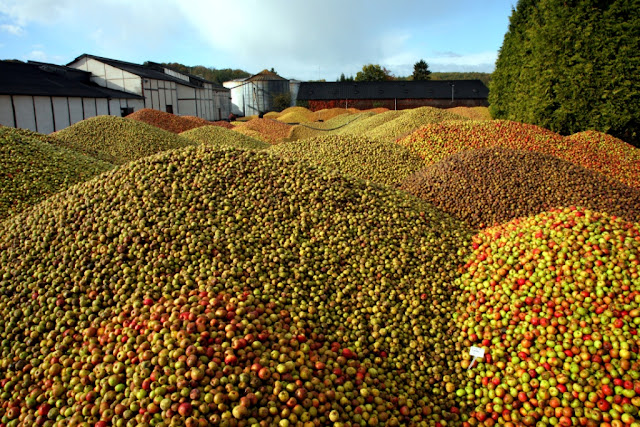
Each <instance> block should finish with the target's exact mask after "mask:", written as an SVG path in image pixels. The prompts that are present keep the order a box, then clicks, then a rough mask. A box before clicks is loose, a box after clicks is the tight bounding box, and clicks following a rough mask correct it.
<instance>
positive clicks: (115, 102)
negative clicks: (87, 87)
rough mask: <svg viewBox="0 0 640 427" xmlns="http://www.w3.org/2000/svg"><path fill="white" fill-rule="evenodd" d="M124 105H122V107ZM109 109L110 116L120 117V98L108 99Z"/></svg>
mask: <svg viewBox="0 0 640 427" xmlns="http://www.w3.org/2000/svg"><path fill="white" fill-rule="evenodd" d="M124 106H125V105H123V107H124ZM109 109H110V110H111V112H110V113H109V114H111V115H112V116H118V117H120V100H119V99H110V100H109Z"/></svg>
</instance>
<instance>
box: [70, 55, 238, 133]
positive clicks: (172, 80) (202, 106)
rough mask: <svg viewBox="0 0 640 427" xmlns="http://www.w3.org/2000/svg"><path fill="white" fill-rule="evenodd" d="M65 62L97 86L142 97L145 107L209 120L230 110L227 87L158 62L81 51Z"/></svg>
mask: <svg viewBox="0 0 640 427" xmlns="http://www.w3.org/2000/svg"><path fill="white" fill-rule="evenodd" d="M67 66H69V67H72V68H77V69H80V70H84V71H88V72H90V73H91V75H92V80H93V81H94V82H95V83H97V84H98V85H100V86H103V87H106V88H110V89H116V90H122V91H126V92H131V93H134V94H136V95H139V96H141V97H143V99H144V108H152V109H154V110H160V111H166V112H168V113H173V114H178V115H183V116H184V115H189V116H197V117H200V118H203V119H206V120H212V121H213V120H222V119H226V118H227V117H228V116H229V113H230V112H231V99H230V92H229V89H227V88H224V87H222V86H220V85H218V84H215V83H213V82H210V81H208V80H205V79H203V78H200V77H198V76H194V75H191V74H185V73H181V72H179V71H176V70H172V69H171V68H169V67H166V66H163V65H161V64H158V63H154V62H149V63H147V64H145V65H139V64H134V63H131V62H125V61H119V60H116V59H110V58H103V57H99V56H95V55H88V54H84V55H81V56H79V57H77V58H76V59H74V60H73V61H71V62H70V63H69V64H67ZM132 112H133V111H132Z"/></svg>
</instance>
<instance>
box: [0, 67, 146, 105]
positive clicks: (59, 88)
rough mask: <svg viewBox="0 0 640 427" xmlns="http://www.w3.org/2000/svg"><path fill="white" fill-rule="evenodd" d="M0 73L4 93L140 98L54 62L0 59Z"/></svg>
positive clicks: (86, 73) (84, 72) (2, 92)
mask: <svg viewBox="0 0 640 427" xmlns="http://www.w3.org/2000/svg"><path fill="white" fill-rule="evenodd" d="M0 75H2V79H0V94H3V95H31V96H71V97H84V98H128V99H143V98H142V97H141V96H139V95H136V94H133V93H129V92H123V91H120V90H114V89H107V88H104V87H101V86H98V85H97V84H95V83H93V82H92V81H91V79H90V78H91V73H88V72H86V71H82V70H76V69H74V68H69V67H64V66H60V65H55V64H46V63H43V62H31V63H26V64H25V63H19V62H3V61H0Z"/></svg>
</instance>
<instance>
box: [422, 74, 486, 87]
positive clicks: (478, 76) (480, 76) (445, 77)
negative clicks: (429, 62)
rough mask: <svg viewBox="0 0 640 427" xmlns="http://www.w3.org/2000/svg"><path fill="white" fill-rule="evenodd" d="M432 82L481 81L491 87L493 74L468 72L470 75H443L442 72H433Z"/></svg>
mask: <svg viewBox="0 0 640 427" xmlns="http://www.w3.org/2000/svg"><path fill="white" fill-rule="evenodd" d="M431 80H480V81H481V82H482V83H484V84H485V85H487V87H488V86H489V84H490V83H491V73H478V72H468V73H458V72H451V73H442V72H433V73H431Z"/></svg>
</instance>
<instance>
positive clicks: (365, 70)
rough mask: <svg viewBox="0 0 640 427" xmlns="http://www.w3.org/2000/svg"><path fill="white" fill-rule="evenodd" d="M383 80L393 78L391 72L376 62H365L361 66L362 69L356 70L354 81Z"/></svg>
mask: <svg viewBox="0 0 640 427" xmlns="http://www.w3.org/2000/svg"><path fill="white" fill-rule="evenodd" d="M385 80H393V76H392V75H391V72H390V71H389V70H387V69H386V68H384V67H381V66H380V65H378V64H367V65H365V66H363V67H362V71H358V74H356V78H355V81H357V82H380V81H385Z"/></svg>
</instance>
